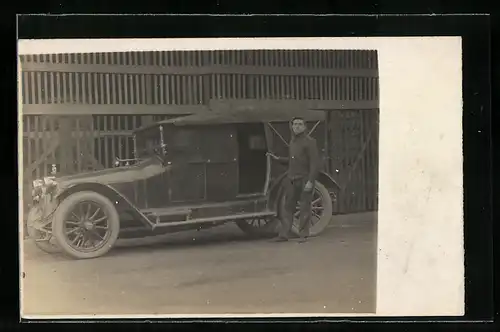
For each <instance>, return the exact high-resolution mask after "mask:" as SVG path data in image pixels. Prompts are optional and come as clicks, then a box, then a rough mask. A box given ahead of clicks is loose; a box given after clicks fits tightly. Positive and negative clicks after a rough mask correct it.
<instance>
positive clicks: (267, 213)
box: [153, 211, 276, 229]
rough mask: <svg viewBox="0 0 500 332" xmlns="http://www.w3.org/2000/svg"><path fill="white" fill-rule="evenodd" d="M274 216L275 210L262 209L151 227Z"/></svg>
mask: <svg viewBox="0 0 500 332" xmlns="http://www.w3.org/2000/svg"><path fill="white" fill-rule="evenodd" d="M274 216H276V212H273V211H263V212H253V213H238V214H233V215H228V216H222V217H210V218H198V219H191V220H186V221H175V222H159V223H156V224H155V225H154V226H153V229H155V228H157V227H174V226H183V225H193V224H202V223H211V222H220V221H228V220H238V219H250V218H259V217H274Z"/></svg>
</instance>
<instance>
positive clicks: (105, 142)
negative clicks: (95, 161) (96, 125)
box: [102, 115, 111, 167]
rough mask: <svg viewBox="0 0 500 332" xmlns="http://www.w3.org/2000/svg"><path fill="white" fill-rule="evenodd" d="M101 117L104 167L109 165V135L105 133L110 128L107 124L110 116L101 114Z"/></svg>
mask: <svg viewBox="0 0 500 332" xmlns="http://www.w3.org/2000/svg"><path fill="white" fill-rule="evenodd" d="M103 118H104V125H103V131H104V132H103V133H102V134H104V135H103V146H104V154H103V157H104V158H103V164H104V167H108V166H109V162H108V160H109V142H108V141H109V137H108V135H106V132H107V131H110V130H111V128H110V126H109V124H108V120H109V118H110V116H109V115H105V116H103Z"/></svg>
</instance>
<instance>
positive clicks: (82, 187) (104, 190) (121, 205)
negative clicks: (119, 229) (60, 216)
mask: <svg viewBox="0 0 500 332" xmlns="http://www.w3.org/2000/svg"><path fill="white" fill-rule="evenodd" d="M81 191H93V192H96V193H99V194H101V195H103V196H104V197H106V198H108V199H109V200H110V201H111V202H113V203H114V204H115V208H116V210H117V211H118V213H123V212H127V213H130V214H131V215H132V217H133V218H134V219H135V220H140V221H141V222H142V223H144V225H146V226H147V227H150V228H152V226H153V224H152V222H151V221H150V220H149V219H148V218H147V217H146V216H145V215H144V214H143V213H142V212H141V211H139V210H138V209H137V208H136V207H135V206H134V204H132V203H131V202H130V201H129V200H128V199H127V198H126V197H124V196H123V195H121V194H120V193H119V192H118V191H116V190H115V189H114V188H112V187H110V186H108V185H105V184H101V183H93V182H89V183H80V184H76V185H73V186H71V187H68V188H66V189H65V190H64V191H62V192H60V193H59V194H58V195H57V196H56V199H57V201H58V202H57V203H58V204H59V203H60V202H62V201H63V200H64V199H66V198H67V197H68V196H70V195H72V194H74V193H77V192H81Z"/></svg>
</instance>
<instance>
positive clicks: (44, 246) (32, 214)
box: [26, 207, 61, 254]
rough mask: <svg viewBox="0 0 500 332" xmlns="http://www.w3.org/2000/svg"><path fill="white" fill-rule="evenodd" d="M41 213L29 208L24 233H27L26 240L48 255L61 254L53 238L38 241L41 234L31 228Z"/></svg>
mask: <svg viewBox="0 0 500 332" xmlns="http://www.w3.org/2000/svg"><path fill="white" fill-rule="evenodd" d="M41 215H42V213H41V212H40V210H39V209H37V208H34V207H32V208H30V210H29V212H28V216H27V222H26V223H27V225H26V231H27V232H28V238H29V239H30V240H31V241H33V243H35V245H36V246H37V247H38V249H40V250H42V251H44V252H46V253H48V254H57V253H59V252H61V248H59V245H58V244H57V242H56V240H55V238H54V236H50V237H49V239H48V240H47V241H38V240H39V239H40V238H41V237H43V235H44V234H43V232H42V231H39V230H38V229H36V228H35V227H33V225H32V223H33V222H34V221H35V220H36V219H37V218H38V217H39V216H41Z"/></svg>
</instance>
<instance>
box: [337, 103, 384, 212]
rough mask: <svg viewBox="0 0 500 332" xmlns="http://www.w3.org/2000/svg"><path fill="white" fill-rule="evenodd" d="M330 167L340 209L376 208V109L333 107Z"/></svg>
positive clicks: (359, 209)
mask: <svg viewBox="0 0 500 332" xmlns="http://www.w3.org/2000/svg"><path fill="white" fill-rule="evenodd" d="M329 130H330V132H329V135H330V140H329V150H330V153H329V155H330V169H331V172H332V174H333V175H336V176H335V178H336V179H338V182H339V184H340V187H341V188H342V191H341V193H340V195H339V196H340V197H339V199H338V209H339V211H337V212H339V213H350V212H359V211H367V210H373V209H376V204H377V195H378V194H377V193H378V139H377V138H378V110H333V111H330V121H329Z"/></svg>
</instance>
